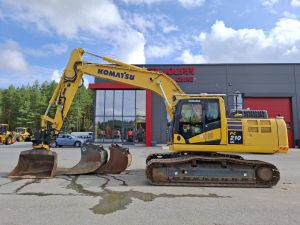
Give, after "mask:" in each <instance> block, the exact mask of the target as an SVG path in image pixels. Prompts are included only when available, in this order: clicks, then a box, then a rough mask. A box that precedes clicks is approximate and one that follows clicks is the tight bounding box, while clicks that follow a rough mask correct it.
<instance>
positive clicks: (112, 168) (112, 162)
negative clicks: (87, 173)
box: [93, 144, 132, 174]
mask: <svg viewBox="0 0 300 225" xmlns="http://www.w3.org/2000/svg"><path fill="white" fill-rule="evenodd" d="M109 151H110V154H109V159H108V161H107V162H106V164H104V165H103V166H101V167H99V168H98V169H97V170H95V171H94V172H93V173H97V174H119V173H121V172H123V171H124V170H125V169H127V168H128V167H129V166H130V165H131V161H132V156H131V154H130V152H129V149H128V148H122V147H120V146H119V145H117V144H112V145H111V146H110V147H109Z"/></svg>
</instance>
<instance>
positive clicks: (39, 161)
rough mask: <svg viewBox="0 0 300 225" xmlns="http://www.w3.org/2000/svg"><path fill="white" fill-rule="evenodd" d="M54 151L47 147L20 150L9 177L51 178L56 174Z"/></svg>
mask: <svg viewBox="0 0 300 225" xmlns="http://www.w3.org/2000/svg"><path fill="white" fill-rule="evenodd" d="M56 167H57V155H56V152H53V151H50V150H47V149H32V150H27V151H22V152H21V154H20V156H19V161H18V164H17V166H16V167H15V168H14V170H13V171H12V172H11V173H10V174H9V177H10V178H52V177H54V176H55V174H56Z"/></svg>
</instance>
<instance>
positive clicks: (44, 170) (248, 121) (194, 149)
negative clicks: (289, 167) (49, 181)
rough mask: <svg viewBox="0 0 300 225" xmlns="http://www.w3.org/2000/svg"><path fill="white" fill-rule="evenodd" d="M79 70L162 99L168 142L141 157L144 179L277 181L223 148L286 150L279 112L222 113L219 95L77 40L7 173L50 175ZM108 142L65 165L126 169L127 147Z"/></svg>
mask: <svg viewBox="0 0 300 225" xmlns="http://www.w3.org/2000/svg"><path fill="white" fill-rule="evenodd" d="M84 54H90V55H92V56H95V57H99V58H101V59H102V60H104V61H105V62H106V64H99V63H93V62H87V61H84V59H83V56H84ZM107 62H108V63H110V64H107ZM84 74H86V75H91V76H94V77H96V78H102V79H107V80H110V81H115V82H120V83H124V84H129V85H132V86H136V87H137V88H142V89H148V90H151V91H153V92H154V93H156V94H157V95H158V96H160V97H161V98H162V99H163V100H164V102H165V106H166V110H167V113H168V120H169V124H170V125H171V126H172V140H171V143H170V146H169V147H170V150H171V151H172V153H164V154H163V153H161V154H160V153H157V154H152V155H149V156H148V157H147V159H146V171H145V172H146V177H147V179H148V181H149V183H150V184H153V185H186V186H225V187H272V186H274V185H276V184H277V182H278V181H279V171H278V169H277V168H276V167H275V166H274V165H272V164H270V163H267V162H263V161H259V160H247V159H244V158H242V157H241V156H239V155H234V154H228V153H227V152H231V153H233V152H242V153H269V154H274V153H281V152H282V153H286V152H287V151H288V149H289V148H288V139H287V128H286V124H285V122H284V120H283V118H282V117H277V118H272V119H269V118H266V117H260V116H257V115H258V114H257V113H251V111H249V112H247V113H245V114H244V115H246V116H244V117H243V116H239V117H235V118H227V116H226V109H225V104H224V95H219V94H205V93H202V94H201V93H199V94H186V93H184V92H183V91H182V90H181V88H180V87H179V86H178V85H177V83H176V82H175V81H174V80H173V79H172V78H170V77H169V76H167V75H166V74H163V73H160V72H155V71H148V70H147V69H145V68H140V67H137V66H133V65H129V64H126V63H123V62H120V61H117V60H114V59H110V58H108V57H104V56H98V55H96V54H93V53H89V52H86V51H84V50H83V49H81V48H78V49H74V50H73V51H72V53H71V55H70V59H69V62H68V64H67V66H66V68H65V70H64V72H63V74H62V77H61V80H60V82H59V84H58V86H57V88H56V90H55V91H54V93H53V95H52V97H51V99H50V102H49V106H48V108H47V110H46V112H45V114H44V115H42V117H41V130H40V132H39V133H38V134H37V135H36V136H35V140H34V142H33V148H34V149H33V150H28V151H24V152H22V153H21V155H20V158H19V163H18V165H17V167H16V168H15V170H13V171H12V172H11V174H10V175H11V176H12V177H21V178H24V177H48V178H50V177H53V176H55V171H56V160H57V156H56V153H55V152H53V151H51V150H50V148H49V145H50V143H51V141H52V140H53V138H55V136H56V135H57V134H58V132H59V131H60V130H61V127H62V125H63V122H64V120H65V118H66V117H67V113H68V111H69V108H70V106H71V103H72V101H73V98H74V96H75V93H76V91H77V89H78V87H79V86H80V83H81V80H82V76H83V75H84ZM53 105H54V106H55V107H56V113H55V116H54V117H53V118H51V117H50V116H49V115H48V112H49V110H50V108H51V106H53ZM110 149H111V151H113V152H111V154H110V156H111V157H112V158H110V159H108V158H107V155H108V154H107V151H106V150H104V149H103V147H102V146H97V145H93V144H87V145H84V146H83V147H82V148H81V154H82V157H81V160H80V162H79V163H78V164H77V165H76V166H75V167H73V168H71V169H69V170H67V171H65V173H67V174H87V173H101V174H102V173H104V174H109V173H114V172H116V173H119V172H121V171H122V170H124V169H126V168H127V167H128V166H129V165H130V162H131V155H130V153H129V150H128V149H123V148H121V147H120V146H117V145H112V146H111V147H110ZM224 152H226V153H224ZM117 167H118V169H117Z"/></svg>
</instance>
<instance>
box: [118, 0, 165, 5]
mask: <svg viewBox="0 0 300 225" xmlns="http://www.w3.org/2000/svg"><path fill="white" fill-rule="evenodd" d="M122 1H123V2H125V3H126V4H136V5H139V4H148V5H150V4H153V3H159V2H162V0H122Z"/></svg>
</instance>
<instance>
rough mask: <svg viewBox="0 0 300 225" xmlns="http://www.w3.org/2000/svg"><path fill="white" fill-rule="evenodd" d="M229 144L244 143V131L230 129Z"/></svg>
mask: <svg viewBox="0 0 300 225" xmlns="http://www.w3.org/2000/svg"><path fill="white" fill-rule="evenodd" d="M228 144H243V132H242V131H228Z"/></svg>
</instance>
